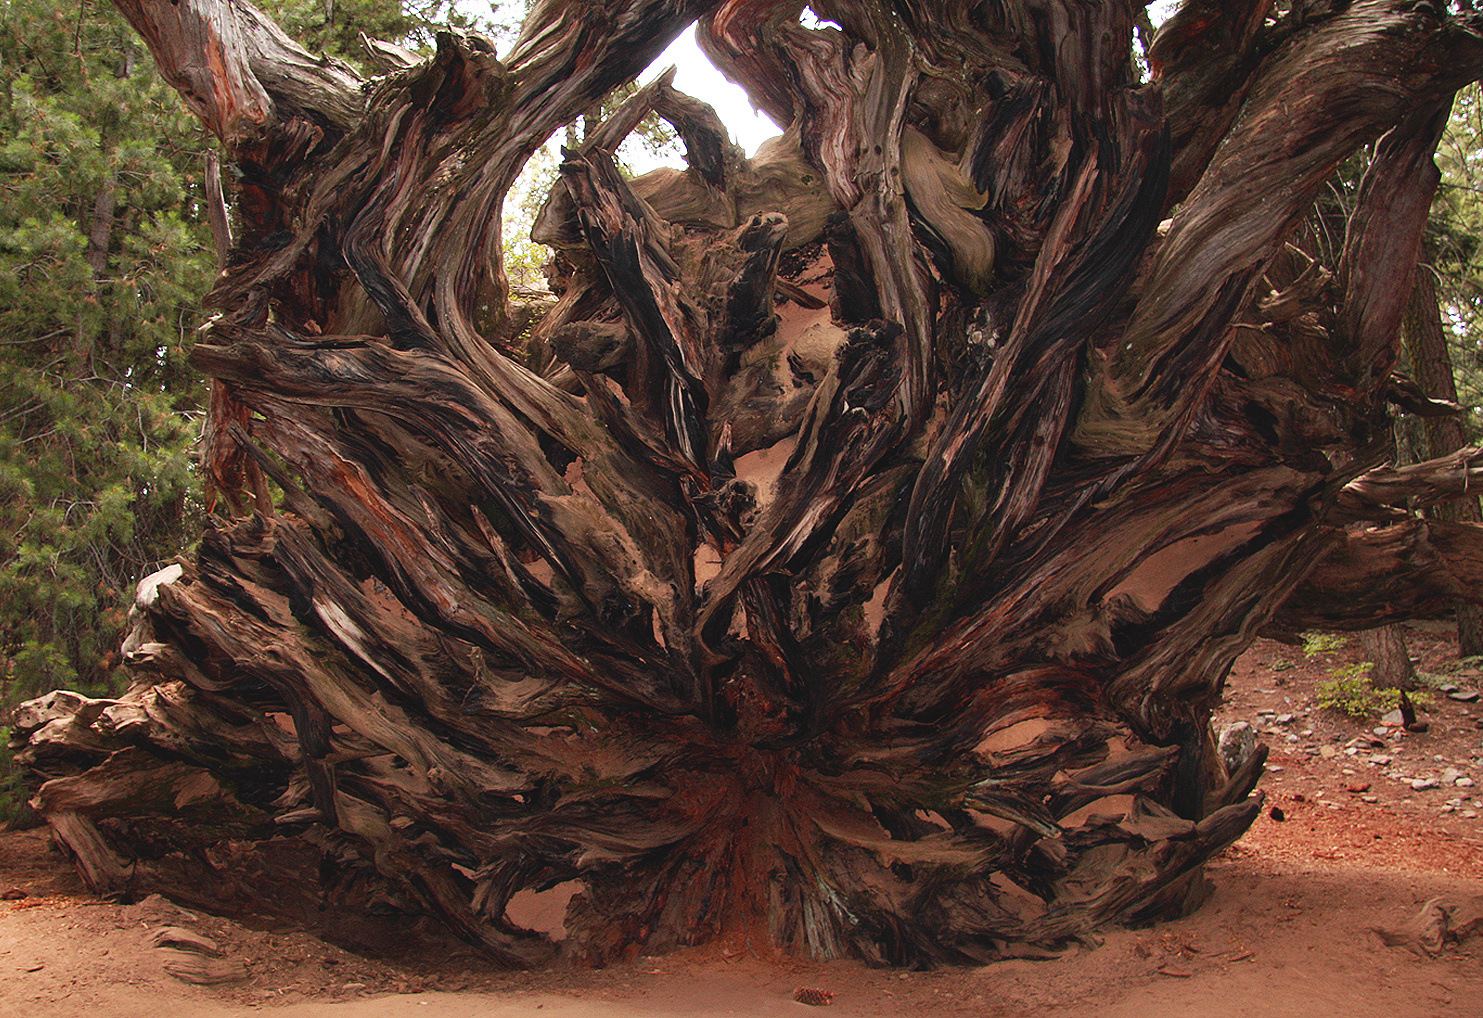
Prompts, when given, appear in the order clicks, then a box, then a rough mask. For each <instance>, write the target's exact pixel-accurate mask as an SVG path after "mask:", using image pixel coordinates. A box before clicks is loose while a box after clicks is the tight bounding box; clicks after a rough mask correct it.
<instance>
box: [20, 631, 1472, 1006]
mask: <svg viewBox="0 0 1483 1018" xmlns="http://www.w3.org/2000/svg"><path fill="white" fill-rule="evenodd" d="M1410 642H1411V649H1412V653H1413V655H1414V656H1416V657H1418V658H1419V659H1420V667H1421V668H1422V670H1423V671H1424V672H1434V673H1441V672H1443V671H1444V670H1446V669H1449V668H1451V669H1453V670H1452V672H1451V673H1450V674H1449V678H1450V680H1451V681H1452V682H1455V683H1456V684H1457V685H1459V686H1461V687H1462V688H1463V689H1464V690H1471V689H1475V688H1477V685H1478V683H1479V682H1480V681H1483V674H1479V673H1478V672H1477V671H1476V670H1469V669H1462V670H1457V669H1456V668H1455V666H1454V665H1451V664H1449V661H1450V659H1451V657H1452V655H1453V654H1454V653H1455V649H1454V648H1453V647H1452V646H1451V644H1450V641H1449V639H1448V634H1447V631H1446V630H1445V629H1444V628H1442V627H1440V626H1422V627H1415V628H1413V629H1412V630H1411V631H1410ZM1357 647H1358V642H1357V641H1350V643H1349V644H1347V645H1345V646H1344V647H1342V648H1339V649H1337V650H1333V651H1330V652H1327V653H1322V654H1318V655H1316V656H1313V657H1309V656H1305V655H1304V654H1303V652H1302V651H1301V650H1300V649H1296V648H1289V647H1284V646H1280V645H1277V644H1272V643H1267V642H1261V643H1259V644H1258V645H1257V646H1256V647H1255V648H1254V649H1253V650H1252V651H1251V652H1250V653H1248V654H1247V655H1246V656H1245V657H1243V658H1242V659H1241V660H1240V661H1239V662H1238V663H1237V666H1236V668H1235V669H1234V670H1233V672H1232V676H1231V680H1230V683H1229V686H1228V691H1227V703H1226V705H1225V706H1224V708H1223V709H1222V711H1221V713H1220V718H1219V720H1220V721H1222V722H1228V721H1235V720H1250V721H1254V722H1255V721H1258V720H1261V721H1262V723H1261V727H1262V728H1263V729H1264V731H1263V734H1262V736H1261V738H1262V739H1263V741H1265V742H1267V743H1268V744H1269V745H1271V746H1272V756H1271V759H1270V761H1269V763H1270V765H1271V766H1272V767H1273V768H1274V769H1273V770H1272V772H1271V773H1269V774H1268V775H1267V777H1266V779H1265V780H1264V781H1263V786H1262V787H1263V788H1264V789H1265V790H1266V792H1267V795H1268V806H1269V807H1276V808H1277V809H1278V810H1280V811H1281V815H1282V816H1283V817H1284V819H1283V820H1281V821H1278V820H1275V819H1273V818H1272V815H1271V813H1270V812H1265V813H1264V814H1263V816H1262V818H1261V819H1260V820H1259V821H1258V822H1257V824H1256V825H1255V826H1254V827H1253V828H1252V830H1251V832H1250V833H1249V834H1248V835H1247V836H1246V837H1245V838H1244V839H1243V840H1242V841H1241V842H1239V843H1238V844H1237V845H1236V846H1235V847H1234V848H1232V849H1231V850H1230V851H1228V852H1227V853H1226V854H1225V856H1223V857H1222V858H1221V859H1219V860H1217V861H1216V862H1215V863H1214V864H1213V865H1212V866H1211V867H1210V878H1211V881H1212V883H1213V885H1214V888H1215V891H1214V894H1213V895H1212V897H1211V899H1210V900H1209V902H1207V903H1206V905H1205V906H1204V907H1203V908H1202V909H1200V910H1199V911H1198V912H1196V913H1195V914H1194V915H1192V916H1190V917H1188V918H1186V919H1182V920H1179V921H1177V922H1172V923H1167V924H1164V925H1161V926H1159V927H1157V928H1154V929H1150V930H1115V931H1109V932H1108V933H1106V934H1105V935H1104V936H1103V937H1101V938H1099V940H1100V943H1099V944H1098V945H1097V946H1095V947H1094V948H1093V947H1090V946H1089V947H1088V948H1087V949H1084V950H1078V951H1074V952H1072V953H1070V954H1068V955H1067V956H1065V957H1062V958H1058V959H1054V960H1050V961H1035V962H1032V961H1005V962H999V963H996V964H993V965H988V966H984V967H982V968H976V969H954V970H945V971H936V972H882V971H871V970H868V969H864V968H862V967H860V966H858V965H852V964H844V963H839V964H828V965H820V964H812V963H806V962H799V961H796V960H790V959H780V958H776V957H772V956H762V952H760V951H754V950H753V949H751V948H749V947H748V946H747V945H735V946H734V947H732V948H730V949H726V950H721V949H713V950H709V951H697V952H690V953H686V954H681V955H677V956H669V957H664V958H647V959H640V960H639V961H638V962H636V963H635V964H633V965H631V966H623V967H617V968H613V969H609V970H606V971H601V972H586V971H582V972H573V971H565V972H560V971H558V972H546V973H538V974H518V973H516V974H512V973H501V972H494V971H489V970H488V969H487V968H485V967H484V965H483V964H482V963H481V962H479V961H478V960H477V959H476V958H474V957H473V956H472V955H469V956H463V957H450V958H444V959H439V960H438V961H437V962H435V963H434V962H424V963H421V964H418V965H405V964H403V965H394V964H388V963H385V962H379V961H373V960H369V959H365V958H361V957H357V956H355V955H353V954H349V953H348V952H345V951H342V950H340V949H338V948H336V947H333V946H330V945H328V944H325V943H324V942H322V941H319V940H316V939H314V938H313V937H309V936H307V935H305V934H302V933H298V932H293V931H287V930H275V929H253V928H249V927H248V926H244V925H242V924H239V923H234V922H231V921H228V920H225V919H221V918H217V917H212V916H205V915H199V914H194V913H190V912H186V911H184V910H182V909H179V908H177V907H176V906H174V905H171V904H170V903H168V902H165V901H162V900H159V899H151V900H146V901H144V902H140V903H137V904H132V905H118V904H113V903H108V902H102V901H99V900H97V899H95V898H93V897H90V896H89V895H88V894H86V893H85V892H84V890H83V889H82V887H81V886H80V885H79V884H78V882H77V880H76V877H75V876H73V875H72V873H71V872H70V870H69V868H68V866H67V864H66V862H65V861H64V860H63V859H62V858H61V857H59V856H57V855H55V854H54V853H52V852H51V851H50V849H49V847H48V845H47V841H46V838H45V835H44V834H43V833H42V832H13V833H8V834H0V893H3V892H17V893H19V892H23V893H24V894H25V895H26V896H25V897H22V898H13V899H11V900H0V1018H11V1016H15V1018H21V1016H24V1018H74V1016H77V1015H81V1014H88V1015H95V1016H101V1018H159V1015H160V1014H161V1013H162V1009H163V1010H165V1011H167V1012H168V1013H169V1014H170V1016H171V1018H227V1016H240V1015H243V1014H246V1013H249V1012H253V1011H264V1012H271V1013H272V1014H274V1015H276V1016H282V1018H390V1016H393V1015H395V1016H405V1015H414V1016H418V1018H452V1016H469V1015H479V1016H480V1018H505V1016H514V1015H517V1014H518V1015H531V1014H533V1013H535V1012H536V1011H540V1012H541V1014H542V1015H546V1016H551V1018H630V1016H638V1015H670V1014H675V1015H681V1014H684V1015H698V1016H703V1018H710V1016H720V1015H768V1016H773V1015H778V1014H789V1013H797V1014H800V1015H802V1014H805V1013H808V1012H807V1010H806V1008H807V1007H808V1005H806V1004H802V1003H797V1002H795V1001H794V999H793V998H794V994H795V992H796V991H798V990H799V989H803V988H814V989H818V990H823V991H827V992H826V994H824V995H822V996H827V995H828V994H832V998H830V1004H829V1005H828V1006H830V1007H831V1008H833V1010H831V1011H829V1012H825V1013H826V1014H830V1015H836V1016H838V1018H847V1016H859V1018H869V1016H876V1015H882V1016H883V1015H918V1014H920V1015H928V1016H949V1015H954V1016H956V1015H964V1016H968V1015H972V1016H979V1018H987V1016H999V1015H1004V1016H1008V1015H1016V1016H1019V1015H1027V1014H1045V1015H1055V1016H1057V1018H1092V1016H1094V1015H1095V1016H1097V1018H1105V1016H1112V1018H1116V1016H1126V1018H1154V1016H1161V1015H1187V1014H1201V1013H1211V1014H1242V1015H1243V1016H1267V1015H1271V1016H1279V1015H1280V1016H1283V1018H1289V1016H1292V1015H1303V1016H1304V1018H1326V1016H1334V1018H1341V1016H1342V1018H1367V1016H1375V1018H1380V1016H1384V1018H1432V1016H1450V1015H1473V1014H1479V1013H1483V964H1480V962H1483V936H1474V937H1471V938H1469V939H1464V940H1463V941H1462V942H1460V943H1455V944H1451V945H1449V946H1448V947H1447V948H1446V949H1444V950H1443V951H1442V952H1441V953H1440V954H1439V955H1436V956H1431V955H1427V954H1424V953H1422V952H1419V951H1415V950H1411V949H1408V948H1407V947H1405V946H1387V945H1386V943H1385V942H1384V940H1383V939H1382V937H1381V936H1380V935H1378V934H1377V933H1376V932H1374V930H1375V929H1376V928H1380V929H1383V930H1387V931H1395V930H1399V929H1401V928H1403V927H1404V926H1405V925H1406V924H1407V922H1408V921H1409V920H1411V919H1413V917H1415V916H1417V915H1418V914H1419V913H1420V911H1421V909H1422V906H1423V905H1424V903H1426V902H1427V901H1429V900H1431V899H1433V898H1438V897H1440V898H1442V899H1443V900H1444V902H1447V903H1455V904H1462V903H1466V902H1468V901H1471V900H1474V899H1477V900H1479V901H1483V820H1480V818H1479V817H1478V815H1477V814H1478V813H1479V812H1483V809H1480V808H1479V806H1480V804H1483V792H1480V795H1479V798H1477V799H1475V798H1474V797H1473V792H1474V791H1475V789H1474V788H1470V787H1468V786H1467V785H1466V784H1464V785H1462V786H1459V785H1457V784H1456V781H1457V780H1458V779H1459V778H1461V779H1463V780H1464V781H1467V780H1473V779H1477V780H1483V763H1480V758H1483V720H1480V719H1483V708H1480V704H1478V703H1473V704H1466V703H1460V702H1456V701H1454V700H1451V699H1449V698H1447V697H1446V696H1439V695H1434V698H1433V701H1432V703H1431V705H1430V708H1429V710H1426V711H1424V712H1423V713H1422V719H1423V720H1425V721H1426V722H1428V724H1429V728H1428V730H1427V731H1426V732H1424V733H1400V734H1397V733H1395V732H1393V731H1391V730H1390V729H1389V728H1387V730H1386V731H1385V733H1384V734H1382V735H1378V736H1376V735H1374V734H1373V733H1372V729H1374V728H1376V727H1385V726H1380V725H1378V723H1377V722H1375V721H1373V720H1371V721H1368V722H1357V721H1353V720H1350V719H1348V718H1344V717H1342V716H1337V715H1331V714H1328V713H1326V712H1324V711H1320V710H1319V709H1318V708H1317V707H1316V705H1315V703H1314V687H1315V685H1316V684H1317V683H1318V682H1319V681H1322V680H1323V679H1324V678H1325V677H1327V675H1328V674H1330V673H1331V672H1332V671H1333V670H1334V669H1336V668H1340V667H1342V666H1344V665H1345V664H1348V663H1352V662H1353V661H1354V660H1355V659H1356V657H1357ZM1263 711H1266V712H1270V713H1267V714H1262V713H1261V712H1263ZM1288 714H1291V715H1292V718H1291V719H1283V716H1284V715H1288ZM1263 719H1265V720H1263ZM1391 727H1393V726H1391ZM1289 735H1291V736H1294V737H1295V740H1296V741H1289V739H1288V736H1289ZM1371 739H1374V740H1375V741H1378V742H1379V743H1381V745H1380V746H1371V745H1370V740H1371ZM1355 740H1362V741H1360V742H1355ZM1325 747H1328V748H1327V750H1326V749H1325ZM1351 748H1353V749H1355V752H1354V753H1353V754H1350V753H1348V752H1347V750H1349V749H1351ZM1375 755H1379V756H1382V757H1386V756H1388V757H1390V758H1391V759H1390V761H1389V763H1386V764H1379V763H1371V762H1370V759H1371V757H1372V756H1375ZM1438 758H1440V759H1438ZM1277 768H1280V769H1277ZM1448 768H1451V769H1452V770H1453V771H1456V772H1457V774H1456V776H1455V777H1453V779H1452V781H1453V783H1452V784H1450V785H1448V786H1446V787H1441V786H1440V785H1439V787H1437V788H1428V789H1421V790H1417V789H1415V788H1413V787H1412V785H1411V782H1412V781H1414V780H1417V779H1423V780H1424V779H1427V778H1436V779H1438V780H1440V778H1441V777H1443V776H1446V775H1447V773H1448V771H1447V769H1448ZM1387 775H1390V776H1387ZM1403 779H1404V780H1403ZM1366 785H1368V788H1363V787H1362V786H1366ZM1367 800H1374V801H1367ZM1449 807H1450V808H1449ZM165 925H174V926H180V927H185V928H188V929H190V930H193V931H195V932H197V933H199V934H202V935H205V936H207V937H210V938H211V939H213V940H215V941H216V942H217V943H218V944H219V945H220V947H221V949H222V951H223V953H224V954H225V955H226V956H227V957H228V958H229V959H231V960H232V961H233V962H240V963H241V967H242V969H243V970H244V971H245V974H246V978H245V979H242V980H239V981H235V982H231V983H225V984H222V985H218V986H211V987H202V986H194V985H188V984H186V983H183V982H181V981H179V980H177V979H175V978H173V977H171V976H170V975H168V974H167V973H166V971H165V969H164V964H163V957H164V956H163V954H162V952H161V951H160V950H159V949H158V948H154V947H152V946H150V938H151V936H152V935H153V931H154V930H155V929H157V928H158V927H160V926H165ZM822 996H821V997H820V999H822Z"/></svg>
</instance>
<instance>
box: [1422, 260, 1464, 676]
mask: <svg viewBox="0 0 1483 1018" xmlns="http://www.w3.org/2000/svg"><path fill="white" fill-rule="evenodd" d="M1403 335H1404V336H1405V338H1406V344H1407V352H1408V353H1409V354H1410V356H1411V364H1412V370H1413V371H1414V372H1415V373H1416V383H1417V384H1418V385H1419V386H1420V387H1421V391H1422V392H1423V393H1425V394H1426V395H1427V396H1428V397H1430V398H1432V399H1438V400H1444V401H1446V402H1449V403H1456V402H1457V384H1456V382H1455V380H1454V377H1453V373H1452V357H1451V355H1450V354H1449V353H1448V352H1447V337H1446V335H1445V334H1444V333H1443V331H1442V319H1441V313H1440V311H1439V310H1438V308H1437V292H1436V287H1435V286H1434V285H1433V283H1432V278H1431V274H1430V272H1428V271H1422V272H1418V273H1417V274H1416V284H1415V288H1414V290H1413V291H1412V295H1411V306H1410V308H1408V309H1407V313H1406V320H1405V323H1404V332H1403ZM1426 438H1427V446H1428V449H1427V455H1428V456H1431V457H1441V456H1445V455H1447V454H1448V453H1449V452H1452V451H1453V450H1455V449H1460V448H1462V447H1463V446H1464V445H1466V444H1467V435H1466V434H1465V433H1464V431H1463V427H1462V421H1461V420H1459V419H1458V418H1457V417H1455V416H1436V417H1428V418H1427V419H1426ZM1434 512H1435V514H1436V517H1437V518H1438V519H1440V520H1446V521H1447V522H1449V523H1483V511H1480V510H1479V508H1478V498H1477V496H1476V495H1471V494H1469V495H1468V496H1467V497H1465V498H1458V499H1453V500H1452V501H1449V502H1444V503H1442V504H1441V505H1439V506H1437V507H1436V509H1435V510H1434ZM1456 612H1457V644H1458V655H1459V656H1460V657H1477V656H1479V655H1483V607H1480V606H1478V605H1476V604H1473V603H1471V602H1468V601H1459V602H1458V604H1457V608H1456Z"/></svg>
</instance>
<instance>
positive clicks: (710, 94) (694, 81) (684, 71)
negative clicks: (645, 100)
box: [634, 25, 783, 172]
mask: <svg viewBox="0 0 1483 1018" xmlns="http://www.w3.org/2000/svg"><path fill="white" fill-rule="evenodd" d="M670 64H674V65H675V68H676V72H675V88H677V89H679V90H680V91H681V92H684V93H685V94H686V95H693V96H694V97H695V98H697V99H699V100H701V101H702V102H707V103H710V104H711V107H712V108H713V109H714V110H715V111H716V116H718V117H720V118H721V123H723V124H725V125H726V129H727V130H728V131H730V132H731V137H732V140H733V141H735V142H736V143H737V144H738V145H740V146H741V147H742V149H743V150H744V151H745V152H746V153H747V155H749V156H750V155H752V154H754V153H755V152H756V151H757V146H758V145H760V144H762V143H763V142H764V141H766V140H767V139H768V138H771V137H774V136H776V135H779V134H782V133H783V129H782V127H781V126H780V125H778V124H774V123H773V122H772V120H771V118H769V117H768V116H766V115H765V114H762V113H759V112H757V111H756V110H754V109H753V108H752V101H751V100H750V99H748V98H747V93H745V92H743V91H742V90H741V86H739V85H737V84H735V83H734V82H732V81H730V80H728V79H727V77H726V76H725V75H724V74H722V73H721V72H720V71H719V70H717V69H716V66H715V65H714V64H712V63H711V62H710V60H708V59H707V58H706V55H705V54H704V53H702V52H701V51H700V47H699V46H697V45H696V44H695V26H694V25H691V26H690V27H689V28H687V29H685V31H683V32H681V33H680V36H679V38H677V39H675V41H674V42H672V43H670V44H669V48H668V49H666V50H665V51H664V52H663V53H661V54H659V58H658V59H657V60H655V61H654V62H653V63H652V64H650V65H649V68H648V69H647V70H646V71H644V73H643V74H641V75H639V83H640V84H644V83H647V82H650V81H653V80H654V78H655V77H656V76H657V75H658V74H659V72H660V71H662V70H664V69H665V68H666V67H668V66H669V65H670ZM655 165H658V164H657V163H656V164H655ZM634 169H635V170H637V171H639V172H643V171H644V170H647V169H652V167H650V166H643V167H640V166H637V165H635V166H634Z"/></svg>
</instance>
